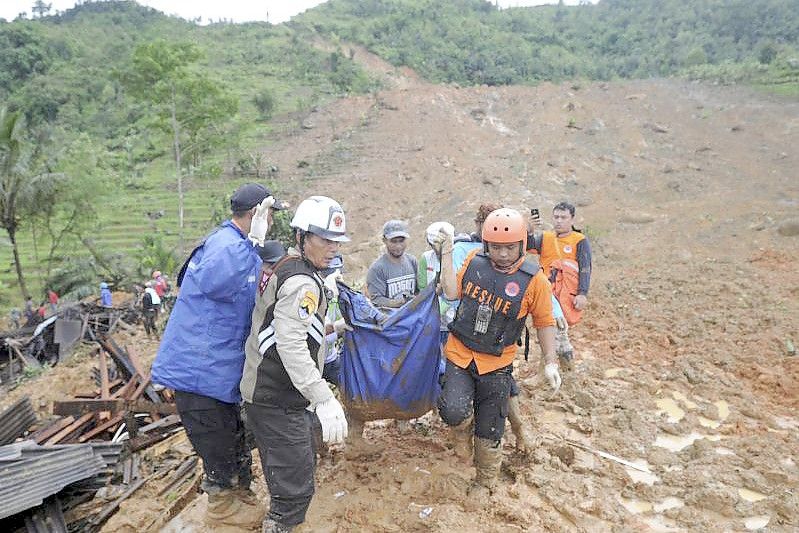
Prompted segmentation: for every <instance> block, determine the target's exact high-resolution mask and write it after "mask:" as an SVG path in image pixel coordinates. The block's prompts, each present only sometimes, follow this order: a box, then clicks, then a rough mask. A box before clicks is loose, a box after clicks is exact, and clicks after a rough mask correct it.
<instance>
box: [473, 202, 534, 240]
mask: <svg viewBox="0 0 799 533" xmlns="http://www.w3.org/2000/svg"><path fill="white" fill-rule="evenodd" d="M482 239H483V242H498V243H511V242H520V241H521V243H522V249H523V250H526V249H527V224H526V223H525V221H524V217H523V216H522V215H521V213H519V212H518V211H516V210H515V209H508V208H507V207H503V208H501V209H497V210H496V211H492V212H491V213H490V214H489V215H488V216H487V217H486V219H485V222H483V234H482Z"/></svg>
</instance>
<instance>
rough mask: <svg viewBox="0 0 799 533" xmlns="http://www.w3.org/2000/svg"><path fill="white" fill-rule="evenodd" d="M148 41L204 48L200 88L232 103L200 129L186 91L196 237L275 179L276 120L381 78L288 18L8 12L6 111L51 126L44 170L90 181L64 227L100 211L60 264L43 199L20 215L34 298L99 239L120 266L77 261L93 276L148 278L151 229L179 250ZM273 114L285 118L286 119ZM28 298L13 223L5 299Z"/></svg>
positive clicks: (131, 9)
mask: <svg viewBox="0 0 799 533" xmlns="http://www.w3.org/2000/svg"><path fill="white" fill-rule="evenodd" d="M147 43H164V45H165V46H171V45H172V44H175V45H180V44H188V45H190V46H191V47H193V50H195V51H196V52H197V56H198V58H197V59H196V61H194V62H192V63H191V64H190V65H189V66H188V67H187V68H186V69H185V70H186V72H187V73H188V74H187V75H188V76H191V77H192V79H195V78H196V79H198V80H201V81H202V83H205V84H206V85H202V84H200V85H197V84H195V85H194V86H192V90H194V89H196V87H198V86H200V87H201V88H203V89H207V88H208V87H209V86H210V87H212V88H213V91H215V92H214V94H216V95H217V96H218V98H217V99H216V100H214V101H213V103H214V104H215V105H217V104H218V105H220V106H221V105H224V106H225V107H224V108H222V109H217V110H216V112H217V115H220V114H221V116H218V117H217V118H215V119H214V120H213V121H208V120H206V121H205V122H203V124H202V126H201V127H199V128H198V130H197V132H196V135H194V136H190V135H189V133H188V132H187V131H188V129H189V128H190V127H191V126H192V124H190V123H189V122H190V121H191V120H194V121H201V120H203V119H204V117H202V116H197V115H198V114H199V112H197V111H196V108H198V107H199V102H198V99H197V98H196V95H195V94H188V95H187V96H186V100H185V102H187V103H186V105H185V109H187V113H188V111H191V110H195V114H194V115H193V116H187V119H186V123H187V124H185V126H184V130H183V135H184V138H182V142H183V150H184V159H183V175H184V177H185V178H184V181H185V184H184V186H185V189H186V199H185V241H186V245H185V247H186V248H190V246H191V244H192V243H193V242H194V240H196V239H197V238H199V237H201V236H202V235H203V234H204V233H205V232H206V231H208V229H209V228H211V227H212V226H213V223H214V221H213V220H212V219H214V218H217V219H218V218H219V217H220V216H222V210H223V206H224V201H225V196H226V195H228V194H229V193H230V192H231V191H232V190H233V189H234V188H235V187H236V186H237V184H239V183H242V182H244V181H247V180H252V179H256V178H255V176H256V174H257V175H258V178H257V179H260V180H261V181H265V180H266V179H267V178H268V174H269V167H270V166H271V165H270V162H269V158H268V155H265V156H264V155H262V152H263V151H264V150H265V151H266V153H267V154H268V146H266V144H267V143H266V141H265V140H264V139H265V136H267V135H268V133H269V132H270V131H271V129H272V128H274V127H279V128H281V129H282V130H285V129H286V128H295V127H299V123H300V121H299V120H296V119H291V117H293V116H297V117H299V118H301V117H302V115H303V113H304V112H306V111H308V110H309V109H310V108H311V107H312V106H314V105H316V104H317V103H320V102H324V101H325V100H328V99H331V98H336V97H338V96H340V95H345V94H348V93H351V92H363V91H367V90H370V89H371V88H372V87H374V82H373V81H372V80H370V79H369V78H368V77H367V76H366V75H365V74H364V73H363V72H362V71H361V70H360V69H358V68H357V67H356V66H355V65H354V64H353V63H352V61H350V60H349V59H348V58H346V57H344V56H343V55H342V54H336V53H334V54H330V53H326V52H321V51H318V50H316V49H314V48H313V47H312V46H311V45H310V44H309V43H308V42H307V41H306V40H305V39H304V38H301V37H299V36H298V34H297V32H296V31H294V30H293V29H291V28H288V27H286V26H273V25H271V24H268V23H251V24H229V23H216V24H210V25H207V26H199V25H197V24H194V23H193V22H189V21H185V20H182V19H179V18H175V17H168V16H165V15H164V14H162V13H160V12H158V11H155V10H153V9H150V8H147V7H142V6H140V5H138V4H136V3H135V2H130V1H121V2H87V3H84V4H82V5H80V6H78V7H76V8H74V9H71V10H68V11H66V12H64V13H62V14H59V15H53V16H44V17H42V18H38V19H35V20H16V21H13V22H5V21H3V22H0V108H2V107H6V108H7V109H8V110H9V112H13V111H18V112H19V113H20V115H21V117H22V118H23V119H24V126H25V130H26V138H27V139H29V140H31V141H32V140H35V139H38V138H39V137H40V136H41V135H42V133H43V132H46V135H47V136H48V137H49V138H50V139H51V141H50V142H49V143H47V144H46V145H45V147H44V152H45V153H44V154H42V155H41V157H40V158H39V160H37V161H34V162H33V163H37V165H32V166H31V169H30V171H31V173H34V174H36V173H42V172H54V173H56V174H61V173H63V174H65V177H63V178H61V179H64V180H68V182H67V183H66V184H65V185H64V186H65V187H67V188H68V190H70V191H76V190H79V189H81V188H86V189H88V190H86V191H84V192H83V193H81V198H80V200H82V203H81V204H77V203H75V202H76V200H75V201H73V203H72V204H71V207H72V208H73V209H72V211H70V209H69V206H65V207H58V208H57V209H55V212H54V213H52V216H51V217H50V219H49V220H50V223H51V225H53V226H54V227H55V231H56V232H58V231H60V230H62V229H63V228H64V227H66V226H67V225H68V224H69V220H70V218H69V217H70V213H72V212H74V211H75V210H76V209H75V206H78V207H77V211H79V212H89V211H93V213H89V216H88V217H85V218H86V220H82V221H81V223H80V224H78V226H79V227H77V228H73V229H74V231H72V230H70V231H69V232H66V233H64V235H63V237H62V240H61V243H60V245H59V247H58V249H57V250H56V253H55V254H54V257H53V258H52V260H50V261H48V260H47V258H48V250H49V247H50V246H49V245H50V243H51V242H53V239H54V236H51V235H49V233H50V231H48V230H47V228H45V226H44V223H45V221H44V220H43V217H42V216H40V213H39V212H38V211H39V210H38V209H37V208H36V206H34V207H33V208H29V209H27V211H23V212H22V213H21V214H20V215H19V216H18V217H17V218H18V224H19V232H18V234H17V241H18V245H19V253H20V260H21V264H22V267H23V271H24V274H25V276H26V281H27V282H28V284H29V287H28V288H29V290H30V292H31V293H32V295H33V296H34V298H35V299H36V298H39V297H40V295H41V294H42V292H41V290H42V288H43V287H44V285H45V284H46V283H47V273H48V270H49V271H50V272H51V274H53V273H55V271H57V270H58V269H59V268H61V269H62V270H63V268H64V266H65V260H66V259H74V258H75V257H78V256H83V257H89V256H91V255H92V254H91V253H90V249H89V247H87V246H86V245H85V244H84V243H86V242H87V241H88V242H91V243H93V245H94V246H93V249H94V250H96V251H98V252H99V253H101V254H107V255H108V256H109V257H111V258H113V261H108V260H106V261H103V260H102V258H99V259H100V260H99V263H100V264H101V265H102V264H103V263H104V264H106V265H109V266H112V268H113V269H114V271H112V272H109V271H108V269H107V268H102V267H101V265H98V264H97V263H98V258H93V259H91V260H89V261H79V262H76V264H75V265H74V267H70V265H69V264H67V267H68V268H73V269H76V270H86V268H88V269H89V272H88V273H84V275H83V276H82V277H83V278H85V280H86V281H87V282H89V281H91V284H94V282H95V281H99V279H101V278H109V277H110V278H111V279H114V280H117V281H119V282H120V283H123V282H126V280H127V279H131V278H132V277H136V276H138V275H139V271H143V270H144V268H143V267H142V266H141V265H140V264H139V263H141V256H142V254H146V253H147V252H146V251H143V250H142V249H141V247H142V240H143V238H144V237H145V236H160V237H161V239H162V241H163V243H164V245H165V248H166V249H167V251H168V250H173V249H174V250H175V253H176V255H179V251H178V250H177V248H176V247H177V244H178V234H179V232H178V224H177V220H178V218H177V216H178V204H177V195H176V177H175V176H176V173H175V163H174V160H173V158H172V156H173V152H172V132H171V130H170V129H169V127H168V126H169V124H168V121H165V120H162V118H163V117H160V116H159V111H158V109H157V108H156V106H154V105H153V104H152V102H147V101H146V97H147V94H146V93H147V91H148V88H146V87H145V89H144V90H143V91H142V93H144V97H138V98H137V95H135V94H133V93H134V91H133V90H132V88H131V87H130V86H129V85H130V84H128V83H127V80H128V79H129V78H130V77H131V75H130V73H131V70H132V69H134V64H133V56H134V53H135V51H136V50H137V47H139V46H140V45H144V44H147ZM231 110H232V112H229V111H231ZM274 116H281V117H283V119H282V120H281V121H279V122H275V121H273V120H272V117H274ZM287 117H288V118H287ZM182 126H183V125H182ZM27 144H28V146H33V145H34V144H35V143H33V142H31V143H27ZM0 146H1V145H0ZM78 146H80V147H81V148H83V149H84V150H81V149H76V148H74V147H78ZM0 150H2V148H0ZM86 150H89V151H91V152H92V158H88V157H87V156H86V153H85V151H86ZM0 153H2V152H0ZM89 160H92V161H93V162H94V163H93V164H92V165H89V164H87V163H86V162H87V161H89ZM66 175H68V176H66ZM265 176H266V177H265ZM73 200H74V199H73ZM148 213H149V214H150V216H148V215H147V214H148ZM56 238H57V236H56ZM48 266H49V269H48ZM62 274H64V273H62ZM67 274H69V273H67ZM61 277H62V278H63V277H65V276H63V275H62V276H61ZM66 277H67V278H70V277H74V276H70V275H67V276H66ZM79 277H80V276H79ZM90 278H91V280H90ZM79 285H80V284H77V286H79ZM71 288H72V287H63V289H64V290H70V289H71ZM83 290H85V287H84V289H83ZM20 301H21V296H20V291H19V287H18V284H17V275H16V272H15V269H14V263H13V257H12V249H11V244H10V241H9V239H8V237H7V235H6V232H5V231H2V232H0V305H3V306H10V305H19V302H20Z"/></svg>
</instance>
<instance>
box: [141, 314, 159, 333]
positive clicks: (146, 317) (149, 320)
mask: <svg viewBox="0 0 799 533" xmlns="http://www.w3.org/2000/svg"><path fill="white" fill-rule="evenodd" d="M155 317H156V310H155V309H145V310H144V311H143V312H142V322H144V332H145V333H146V334H147V336H149V335H150V334H151V333H152V334H155V335H158V331H157V330H156V329H155Z"/></svg>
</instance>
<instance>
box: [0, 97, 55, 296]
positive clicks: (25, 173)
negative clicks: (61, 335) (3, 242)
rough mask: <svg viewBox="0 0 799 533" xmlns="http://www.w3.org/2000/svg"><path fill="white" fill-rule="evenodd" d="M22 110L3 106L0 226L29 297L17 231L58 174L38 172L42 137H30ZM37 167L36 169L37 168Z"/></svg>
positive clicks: (0, 119) (0, 111)
mask: <svg viewBox="0 0 799 533" xmlns="http://www.w3.org/2000/svg"><path fill="white" fill-rule="evenodd" d="M29 134H30V132H29V131H27V127H26V124H25V120H24V118H23V117H22V115H21V113H20V112H19V111H16V112H9V111H8V110H6V109H5V108H0V226H2V228H3V229H5V230H6V232H7V233H8V239H9V241H11V248H12V251H13V254H14V268H15V269H16V271H17V281H18V282H19V289H20V292H21V293H22V297H23V298H25V299H27V298H28V297H29V296H30V293H29V292H28V287H27V285H26V284H25V277H24V276H23V274H22V264H21V263H20V260H19V248H18V246H17V230H18V229H19V222H20V219H21V218H22V215H23V214H26V213H28V214H29V213H31V212H34V211H35V209H36V206H35V205H33V204H34V203H35V202H34V198H37V197H40V198H41V197H42V196H41V193H42V192H43V191H46V190H48V189H51V188H52V187H53V184H54V181H55V179H56V176H55V175H53V174H50V173H49V172H38V171H37V170H38V168H40V167H39V165H40V161H41V149H42V148H43V146H44V140H43V138H41V137H39V138H36V139H35V140H31V138H30V135H29ZM34 167H37V168H34Z"/></svg>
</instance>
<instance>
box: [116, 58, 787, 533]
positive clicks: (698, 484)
mask: <svg viewBox="0 0 799 533" xmlns="http://www.w3.org/2000/svg"><path fill="white" fill-rule="evenodd" d="M355 52H356V59H360V60H362V61H363V62H364V64H367V65H368V66H369V68H371V69H372V70H373V71H375V72H383V73H385V74H386V79H387V82H386V84H387V88H386V89H385V90H382V91H380V92H378V93H377V94H375V95H374V96H363V97H353V98H348V99H343V100H340V101H337V102H334V103H333V104H331V105H328V106H325V107H322V108H319V109H317V110H316V111H314V112H312V113H310V114H309V115H308V116H307V117H305V119H304V125H305V127H304V128H301V129H297V130H296V131H294V132H293V133H292V134H288V135H282V136H279V137H276V138H274V139H272V140H271V141H270V144H269V146H268V147H266V148H265V151H266V153H267V155H268V157H269V158H270V160H271V161H274V162H275V163H276V164H277V166H278V167H279V168H280V174H279V176H278V180H279V182H280V185H281V187H282V189H283V190H284V191H286V195H287V196H288V198H287V199H288V200H289V201H291V202H292V203H293V204H294V205H296V203H297V202H298V201H299V200H301V199H302V198H303V197H305V196H308V195H310V194H325V195H329V196H331V197H333V198H336V199H338V200H340V201H341V203H342V204H343V206H344V208H345V210H346V212H347V218H348V223H349V226H350V227H349V230H350V232H351V234H352V237H353V240H352V243H350V244H349V245H347V246H346V247H344V249H343V251H344V255H345V262H346V264H347V272H346V273H345V278H347V279H348V281H352V282H361V281H362V280H363V278H364V277H365V273H366V268H367V267H368V265H369V264H370V263H371V261H373V260H374V259H375V258H376V257H377V256H378V254H379V253H380V240H379V237H380V234H379V232H380V228H381V226H382V224H383V222H384V221H385V220H387V219H389V218H405V219H407V220H409V222H410V223H411V228H412V230H413V234H414V238H413V239H412V243H411V251H412V252H413V253H416V254H418V253H420V252H422V251H423V250H424V242H423V231H424V228H425V227H426V226H427V224H429V223H430V222H433V221H436V220H449V221H451V222H453V223H454V224H455V225H456V227H457V228H458V229H459V230H461V231H470V230H471V229H472V223H471V220H472V218H473V216H474V211H475V208H476V207H477V205H478V204H479V203H481V202H483V201H500V202H502V203H504V204H505V205H508V206H510V207H515V208H518V209H524V210H527V209H528V208H530V207H539V208H540V209H541V211H542V213H544V214H545V218H546V217H547V216H548V214H549V213H550V209H551V206H552V205H553V204H554V203H556V202H557V201H559V200H562V199H568V200H571V201H573V202H574V203H576V204H577V206H578V218H579V220H580V223H581V225H582V227H583V228H585V230H586V232H587V234H588V235H589V237H590V238H591V240H592V245H593V250H594V275H593V281H592V289H591V293H590V295H589V299H590V309H589V310H588V312H587V313H585V318H584V321H583V323H581V324H580V325H579V326H577V327H576V328H575V329H574V330H573V338H574V343H575V348H576V350H577V352H578V359H577V365H576V369H575V371H574V372H572V373H570V374H566V375H565V376H564V386H563V389H562V391H561V393H560V394H559V395H557V396H556V397H555V398H549V394H548V392H547V390H546V387H542V386H540V385H539V382H538V378H537V375H536V374H537V357H538V354H537V350H535V349H534V350H533V352H534V355H535V357H533V358H531V361H530V362H529V363H525V362H524V361H523V360H522V359H521V357H520V358H519V360H518V369H517V371H516V375H517V378H518V379H519V380H520V383H521V385H522V389H523V393H522V394H523V412H524V414H525V416H526V419H527V420H528V422H529V424H530V426H531V427H532V428H533V429H534V433H535V434H537V435H538V436H539V437H540V438H541V446H540V448H539V449H538V451H537V452H536V453H535V454H534V455H533V457H531V458H525V457H523V456H521V455H519V454H518V453H517V452H516V451H515V449H514V446H513V445H514V437H513V435H512V434H511V433H510V431H508V432H507V433H506V438H505V444H504V449H505V457H504V464H503V468H502V480H501V486H500V488H499V490H498V494H496V496H495V498H494V499H493V501H492V502H491V504H490V505H488V506H486V507H484V508H483V509H481V510H476V511H475V510H467V509H466V507H467V506H466V502H465V500H466V498H465V492H464V490H465V487H466V486H467V484H468V481H469V479H470V478H471V477H472V476H473V474H474V469H473V467H471V465H466V464H461V463H458V461H457V459H456V458H455V456H454V454H453V452H452V451H451V450H450V449H449V448H448V446H447V439H446V436H447V432H446V428H445V426H444V425H443V424H442V423H441V422H440V420H439V419H438V417H437V416H436V415H434V414H428V415H426V416H425V417H424V418H422V419H420V420H419V421H417V422H415V423H413V424H411V429H410V430H408V431H406V432H400V430H398V429H397V428H396V427H395V425H394V424H393V423H388V422H385V423H383V422H377V423H371V424H370V425H368V427H367V431H366V438H367V440H368V441H370V442H371V443H373V444H374V445H375V448H376V451H375V453H372V454H371V455H361V456H355V455H354V454H351V453H350V454H348V453H346V451H342V450H333V453H332V455H330V456H327V457H324V458H322V459H321V461H320V464H319V468H318V475H317V481H318V483H317V494H316V496H315V498H314V501H313V504H312V506H311V510H310V512H309V515H308V520H307V523H306V524H305V525H304V526H303V527H302V528H301V529H302V531H331V532H332V531H353V532H354V531H441V532H445V531H447V532H449V531H461V532H473V531H474V532H477V531H497V532H507V531H540V530H548V531H647V530H651V531H672V530H674V531H677V530H689V529H690V530H697V531H718V530H746V529H747V528H750V529H754V528H756V527H760V526H762V525H764V524H768V525H767V528H768V530H770V531H795V530H796V528H799V494H797V492H796V487H797V486H799V466H797V462H799V457H797V455H798V454H797V450H799V434H798V432H799V416H797V412H796V410H797V407H799V396H798V393H799V357H797V356H795V354H794V355H791V354H790V353H789V348H788V345H791V344H796V343H799V303H797V301H798V300H799V269H797V266H796V260H797V259H798V258H799V236H797V235H796V234H797V233H798V232H799V208H798V206H799V177H798V176H797V169H799V152H797V147H798V146H799V103H797V102H795V101H786V100H780V99H777V98H774V97H771V96H767V95H763V94H759V93H756V92H752V91H749V90H746V89H742V88H729V87H713V86H708V85H699V84H692V83H688V82H683V81H671V80H651V81H638V82H623V83H621V82H620V83H590V84H580V85H579V86H577V85H571V84H562V85H552V84H544V85H541V86H538V87H476V88H459V87H455V86H436V85H429V84H425V83H424V82H421V81H419V80H418V79H417V78H416V77H415V76H413V73H409V72H404V73H403V72H397V71H394V70H393V69H392V68H391V67H389V66H387V65H385V64H383V63H382V62H380V61H379V60H377V59H376V58H375V57H373V56H368V55H367V53H366V52H365V51H363V50H360V49H358V50H355ZM295 120H296V119H295ZM287 129H289V128H283V131H286V130H287ZM791 221H793V222H791ZM791 341H792V342H791ZM561 437H566V438H568V439H571V440H572V441H576V442H578V443H582V444H584V445H586V446H590V447H592V448H594V449H597V450H602V451H604V452H607V453H610V454H613V455H615V456H618V457H621V458H624V459H626V460H628V461H632V462H634V463H636V464H638V465H641V466H647V465H648V468H649V469H650V470H651V474H643V473H640V472H638V471H636V470H634V469H632V468H629V467H625V466H622V465H621V464H618V463H616V462H613V461H611V460H607V459H604V458H600V457H598V456H597V455H594V454H591V453H589V452H587V451H583V450H580V449H577V448H575V447H573V446H569V445H566V444H564V443H563V441H560V440H559V439H560V438H561ZM259 474H260V470H259ZM258 483H259V484H258V487H257V488H258V491H259V493H260V494H261V495H262V496H264V498H265V499H266V498H267V496H266V492H265V488H264V483H263V480H262V478H260V477H259V482H258ZM145 503H146V505H145ZM129 504H130V505H128V504H127V503H126V504H125V507H123V512H121V513H120V514H118V515H117V516H115V517H114V518H113V519H112V520H111V521H110V522H109V523H108V524H107V525H106V528H105V531H127V530H131V531H132V530H141V528H142V527H143V526H144V525H145V524H148V523H150V522H151V520H152V515H153V513H154V512H156V511H154V510H153V509H158V508H159V505H161V506H162V507H163V504H162V503H158V500H157V499H156V498H153V496H152V494H149V495H148V494H143V495H142V499H140V500H139V501H138V502H137V501H136V499H135V498H134V500H132V501H131V502H129ZM204 505H205V500H204V497H202V496H200V497H198V498H196V499H195V500H194V501H193V502H192V503H191V504H189V505H188V506H187V507H186V509H185V510H184V511H183V513H181V515H179V516H178V518H177V519H176V520H175V521H173V522H172V523H171V524H170V525H169V526H168V527H167V528H166V530H167V531H181V530H182V531H203V528H202V526H201V521H200V520H201V516H202V512H203V509H204ZM142 516H144V517H145V518H142ZM147 517H149V520H146V518H147Z"/></svg>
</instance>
